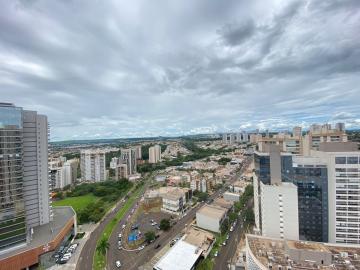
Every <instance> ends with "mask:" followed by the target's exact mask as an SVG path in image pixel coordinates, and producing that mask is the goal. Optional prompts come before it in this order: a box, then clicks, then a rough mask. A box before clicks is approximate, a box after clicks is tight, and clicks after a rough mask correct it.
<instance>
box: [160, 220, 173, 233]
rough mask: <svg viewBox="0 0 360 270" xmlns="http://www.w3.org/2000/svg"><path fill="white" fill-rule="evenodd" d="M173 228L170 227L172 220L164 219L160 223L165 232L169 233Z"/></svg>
mask: <svg viewBox="0 0 360 270" xmlns="http://www.w3.org/2000/svg"><path fill="white" fill-rule="evenodd" d="M170 227H171V225H170V220H168V219H166V218H163V219H162V220H161V221H160V229H161V230H163V231H167V230H169V229H170Z"/></svg>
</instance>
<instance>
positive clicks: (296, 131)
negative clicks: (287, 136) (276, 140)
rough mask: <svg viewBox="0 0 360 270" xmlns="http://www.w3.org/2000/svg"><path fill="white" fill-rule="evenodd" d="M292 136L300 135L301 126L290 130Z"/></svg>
mask: <svg viewBox="0 0 360 270" xmlns="http://www.w3.org/2000/svg"><path fill="white" fill-rule="evenodd" d="M292 135H293V137H301V136H302V128H301V127H294V128H293V132H292Z"/></svg>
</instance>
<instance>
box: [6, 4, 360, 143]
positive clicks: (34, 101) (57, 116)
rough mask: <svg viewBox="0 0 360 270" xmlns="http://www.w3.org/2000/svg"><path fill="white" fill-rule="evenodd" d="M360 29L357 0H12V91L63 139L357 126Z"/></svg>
mask: <svg viewBox="0 0 360 270" xmlns="http://www.w3.org/2000/svg"><path fill="white" fill-rule="evenodd" d="M159 7H161V8H159ZM358 29H360V3H359V2H358V1H354V0H344V1H337V0H326V1H316V0H306V1H299V0H294V1H275V0H274V1H272V0H270V1H266V3H264V2H263V1H237V0H236V1H235V0H231V1H227V2H226V4H224V3H222V2H221V3H220V2H217V1H210V2H209V1H206V0H200V1H193V2H192V3H191V4H189V3H184V2H182V1H172V2H168V1H165V0H162V1H159V2H157V3H156V5H155V4H154V3H150V2H149V1H145V0H136V1H131V2H129V1H115V0H114V1H106V2H99V1H85V0H80V1H45V0H38V1H36V0H34V1H19V2H17V1H3V3H2V9H1V11H0V94H1V97H2V100H4V101H11V102H14V103H16V104H17V105H19V106H23V107H24V108H29V109H35V110H38V111H39V112H41V113H44V114H47V115H48V116H49V119H50V122H51V127H52V139H53V140H59V139H72V138H77V139H79V138H92V137H95V138H98V137H128V136H157V135H178V134H192V133H196V132H217V131H224V130H239V129H241V128H244V129H245V128H246V129H253V128H279V129H285V128H287V127H290V126H292V125H295V124H301V125H304V126H306V125H307V124H309V123H312V122H323V121H329V122H335V121H338V120H344V121H345V122H346V123H348V125H349V126H350V127H352V128H356V127H360V121H358V120H359V119H360V107H359V106H358V103H357V100H359V98H360V90H359V88H358V85H360V76H359V73H360V64H359V61H358V59H360V49H359V48H360V39H359V34H358Z"/></svg>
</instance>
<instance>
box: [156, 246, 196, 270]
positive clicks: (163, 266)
mask: <svg viewBox="0 0 360 270" xmlns="http://www.w3.org/2000/svg"><path fill="white" fill-rule="evenodd" d="M201 254H202V249H200V248H198V247H197V246H195V245H192V244H189V243H188V242H185V241H183V240H182V239H181V240H180V241H177V242H176V244H175V245H174V246H173V247H172V248H171V249H170V250H169V251H168V252H167V253H166V254H165V255H164V256H163V257H162V258H161V259H160V260H159V262H158V263H157V264H155V266H154V269H156V270H191V269H193V266H194V265H195V263H196V262H197V260H198V259H199V257H200V256H201Z"/></svg>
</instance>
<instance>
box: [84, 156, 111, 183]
mask: <svg viewBox="0 0 360 270" xmlns="http://www.w3.org/2000/svg"><path fill="white" fill-rule="evenodd" d="M105 155H106V153H105V151H102V150H99V149H96V150H92V149H91V150H83V151H81V152H80V168H81V181H91V182H101V181H105V180H106V167H105Z"/></svg>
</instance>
